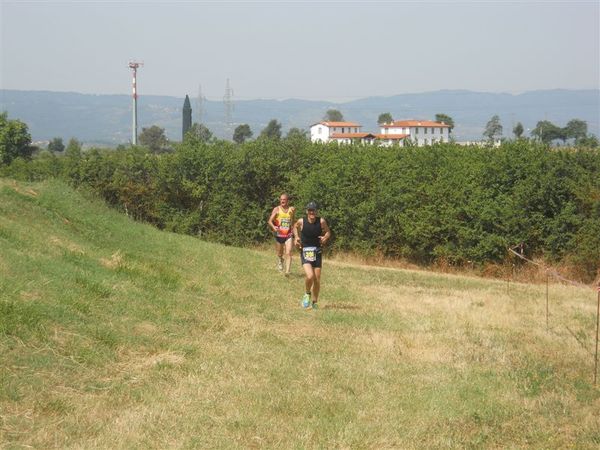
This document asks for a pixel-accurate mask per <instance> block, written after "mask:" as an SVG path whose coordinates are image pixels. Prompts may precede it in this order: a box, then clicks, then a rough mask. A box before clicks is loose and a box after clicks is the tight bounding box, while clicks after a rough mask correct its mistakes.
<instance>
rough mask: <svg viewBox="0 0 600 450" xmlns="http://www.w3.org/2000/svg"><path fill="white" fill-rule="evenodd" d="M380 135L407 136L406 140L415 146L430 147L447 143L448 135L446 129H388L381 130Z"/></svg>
mask: <svg viewBox="0 0 600 450" xmlns="http://www.w3.org/2000/svg"><path fill="white" fill-rule="evenodd" d="M381 134H408V135H409V137H407V139H410V140H412V141H413V142H414V143H415V144H416V145H418V146H423V145H431V144H432V143H434V142H448V140H449V134H448V128H446V127H390V128H381Z"/></svg>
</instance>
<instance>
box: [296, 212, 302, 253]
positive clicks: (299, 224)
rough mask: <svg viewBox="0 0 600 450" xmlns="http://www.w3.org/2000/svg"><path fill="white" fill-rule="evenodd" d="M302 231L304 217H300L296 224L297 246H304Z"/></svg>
mask: <svg viewBox="0 0 600 450" xmlns="http://www.w3.org/2000/svg"><path fill="white" fill-rule="evenodd" d="M301 233H302V219H298V221H297V222H296V223H295V224H294V244H295V245H296V247H298V248H300V247H302V244H301V243H300V234H301Z"/></svg>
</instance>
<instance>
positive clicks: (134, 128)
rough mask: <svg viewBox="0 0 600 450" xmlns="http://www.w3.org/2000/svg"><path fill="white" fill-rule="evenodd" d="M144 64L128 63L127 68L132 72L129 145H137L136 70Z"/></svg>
mask: <svg viewBox="0 0 600 450" xmlns="http://www.w3.org/2000/svg"><path fill="white" fill-rule="evenodd" d="M143 65H144V63H140V62H135V61H130V62H129V68H130V69H131V70H133V125H132V129H131V144H132V145H137V97H138V96H137V86H136V83H137V81H136V78H137V69H138V67H140V66H143Z"/></svg>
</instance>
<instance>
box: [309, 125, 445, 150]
mask: <svg viewBox="0 0 600 450" xmlns="http://www.w3.org/2000/svg"><path fill="white" fill-rule="evenodd" d="M361 128H362V125H360V124H358V123H356V122H319V123H315V124H314V125H311V126H310V140H311V142H321V143H325V144H326V143H328V142H337V143H340V144H351V143H353V142H361V143H366V144H373V143H378V144H379V145H384V146H389V145H400V146H402V145H404V143H405V142H406V140H407V139H410V140H411V141H412V142H413V143H414V144H415V145H418V146H423V145H431V144H435V143H436V142H448V141H449V135H450V127H449V126H448V125H446V124H445V123H443V122H433V121H431V120H397V121H395V122H392V123H386V124H382V125H380V133H379V134H376V133H366V132H363V131H361Z"/></svg>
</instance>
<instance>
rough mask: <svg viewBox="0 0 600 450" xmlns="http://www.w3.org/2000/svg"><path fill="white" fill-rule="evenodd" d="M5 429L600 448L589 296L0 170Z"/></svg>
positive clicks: (10, 441) (214, 444)
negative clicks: (316, 249)
mask: <svg viewBox="0 0 600 450" xmlns="http://www.w3.org/2000/svg"><path fill="white" fill-rule="evenodd" d="M0 249H1V252H0V354H1V355H2V360H1V363H0V371H1V376H0V416H1V422H0V447H3V448H26V447H28V446H29V447H34V448H86V449H90V448H122V449H131V448H161V449H162V448H221V447H225V448H235V447H239V448H290V447H291V448H465V447H474V448H481V447H492V448H497V447H509V448H527V447H532V448H567V447H569V448H573V447H577V448H597V447H598V446H599V445H600V418H599V413H598V411H599V410H600V408H599V407H600V399H599V390H598V389H597V388H595V387H594V386H593V385H592V383H591V381H592V374H593V372H592V371H593V359H592V357H593V344H594V342H593V338H594V327H595V302H594V300H595V297H594V294H593V293H592V291H591V290H585V289H580V288H575V287H568V286H561V285H552V286H551V291H550V292H551V306H550V308H551V309H550V311H551V316H550V329H549V330H546V324H545V297H544V287H543V286H536V285H526V284H516V283H515V284H512V285H511V289H510V291H509V292H507V289H506V285H505V283H502V282H497V281H490V280H484V279H478V278H468V277H460V276H455V275H440V274H434V273H428V272H419V271H408V270H396V269H385V268H374V267H365V266H358V265H352V264H342V263H338V262H336V261H331V260H327V259H326V260H325V262H324V269H323V288H322V298H321V309H320V310H318V311H310V312H307V311H303V310H301V309H300V308H299V300H300V296H301V294H302V290H303V279H302V271H301V268H300V267H299V258H298V256H297V255H296V256H295V260H294V273H293V275H292V276H291V277H290V278H289V279H286V278H284V277H282V276H281V275H280V274H279V273H277V271H276V270H275V258H274V255H273V254H271V252H264V251H252V250H246V249H237V248H230V247H224V246H220V245H214V244H210V243H206V242H202V241H200V240H197V239H194V238H191V237H186V236H178V235H174V234H170V233H165V232H160V231H158V230H155V229H153V228H152V227H149V226H146V225H143V224H138V223H134V222H132V221H131V220H129V219H128V218H127V217H124V216H122V215H120V214H118V213H116V212H114V211H111V210H109V209H107V208H106V207H105V206H104V205H102V204H101V203H100V202H98V201H96V200H94V199H91V198H88V197H87V196H84V195H82V194H80V193H75V192H73V191H72V190H70V189H69V188H67V187H66V186H64V185H62V184H60V183H56V182H46V183H42V184H31V185H28V184H22V183H15V182H13V181H10V180H0Z"/></svg>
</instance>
